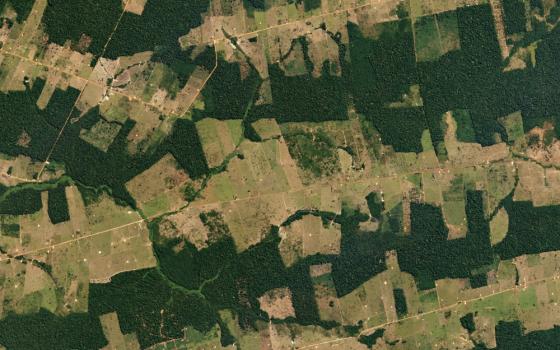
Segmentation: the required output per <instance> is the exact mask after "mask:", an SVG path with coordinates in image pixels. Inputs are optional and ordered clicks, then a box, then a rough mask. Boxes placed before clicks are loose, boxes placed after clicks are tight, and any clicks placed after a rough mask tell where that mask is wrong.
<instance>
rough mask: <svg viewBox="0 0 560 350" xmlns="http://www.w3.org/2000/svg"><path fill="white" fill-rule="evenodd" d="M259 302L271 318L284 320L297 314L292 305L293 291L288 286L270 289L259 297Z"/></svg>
mask: <svg viewBox="0 0 560 350" xmlns="http://www.w3.org/2000/svg"><path fill="white" fill-rule="evenodd" d="M259 303H260V306H261V310H263V311H264V312H266V313H267V314H268V316H269V317H270V318H275V319H278V320H283V319H285V318H288V317H295V315H296V312H295V310H294V306H293V305H292V292H291V291H290V289H288V288H276V289H272V290H269V291H268V292H266V293H265V294H264V295H262V296H261V297H259Z"/></svg>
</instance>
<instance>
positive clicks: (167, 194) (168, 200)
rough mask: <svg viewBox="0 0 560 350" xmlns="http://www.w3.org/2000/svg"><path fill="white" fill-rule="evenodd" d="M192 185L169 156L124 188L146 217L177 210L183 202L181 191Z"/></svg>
mask: <svg viewBox="0 0 560 350" xmlns="http://www.w3.org/2000/svg"><path fill="white" fill-rule="evenodd" d="M189 184H190V185H191V186H193V185H192V183H191V181H190V179H189V176H188V174H186V173H185V172H184V171H183V170H181V168H180V167H179V164H178V163H177V161H176V160H175V158H174V157H173V156H172V155H171V154H167V155H165V156H164V157H163V158H162V159H160V160H159V161H158V162H157V163H155V164H154V165H153V166H152V167H151V168H149V169H148V170H146V171H144V172H143V173H141V174H140V175H138V176H136V177H135V178H133V179H132V180H130V181H129V182H127V183H126V188H127V189H128V191H129V192H130V194H131V195H132V197H133V198H134V199H135V200H136V202H137V203H138V205H139V207H140V208H141V209H142V210H143V211H144V214H145V215H147V216H152V215H156V214H160V213H163V212H165V211H169V210H173V209H176V208H178V207H179V206H180V205H181V204H183V203H184V202H185V198H184V194H183V190H184V188H185V186H188V185H189Z"/></svg>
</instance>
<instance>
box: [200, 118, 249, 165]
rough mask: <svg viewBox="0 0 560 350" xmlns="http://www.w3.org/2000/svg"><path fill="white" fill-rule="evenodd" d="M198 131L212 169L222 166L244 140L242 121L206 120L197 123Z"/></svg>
mask: <svg viewBox="0 0 560 350" xmlns="http://www.w3.org/2000/svg"><path fill="white" fill-rule="evenodd" d="M196 130H197V132H198V135H199V137H200V142H201V143H202V149H203V151H204V156H205V157H206V161H207V162H208V166H209V167H211V168H213V167H216V166H219V165H220V164H222V162H223V161H224V160H225V159H226V157H227V156H228V155H229V154H230V153H232V152H233V151H234V150H235V147H236V146H237V145H238V144H239V142H240V141H241V139H242V138H243V131H242V130H241V120H228V121H220V120H217V119H212V118H205V119H203V120H201V121H198V122H197V123H196Z"/></svg>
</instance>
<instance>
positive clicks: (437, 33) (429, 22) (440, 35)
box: [413, 11, 460, 62]
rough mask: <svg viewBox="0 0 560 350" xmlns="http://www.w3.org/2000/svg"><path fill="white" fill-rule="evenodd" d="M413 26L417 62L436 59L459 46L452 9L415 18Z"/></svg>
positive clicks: (455, 19)
mask: <svg viewBox="0 0 560 350" xmlns="http://www.w3.org/2000/svg"><path fill="white" fill-rule="evenodd" d="M413 26H414V44H415V49H416V61H417V62H429V61H437V60H438V59H439V58H440V57H441V56H442V55H444V54H446V53H448V52H450V51H454V50H458V49H459V48H460V42H459V27H458V25H457V15H456V13H455V12H454V11H452V12H444V13H440V14H437V15H431V16H423V17H418V18H415V19H414V21H413Z"/></svg>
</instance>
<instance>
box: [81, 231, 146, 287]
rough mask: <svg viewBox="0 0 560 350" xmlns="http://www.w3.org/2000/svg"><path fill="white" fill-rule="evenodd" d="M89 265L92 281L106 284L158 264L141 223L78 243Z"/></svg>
mask: <svg viewBox="0 0 560 350" xmlns="http://www.w3.org/2000/svg"><path fill="white" fill-rule="evenodd" d="M78 247H79V248H78V249H79V251H80V255H81V256H84V259H86V260H85V261H86V262H87V263H88V266H89V278H90V281H91V282H94V283H96V282H104V281H107V280H108V279H110V278H111V276H114V275H116V274H118V273H121V272H124V271H132V270H138V269H143V268H148V267H153V266H155V264H156V260H155V257H154V255H153V253H152V243H151V242H150V240H149V238H148V228H147V227H146V225H145V224H144V223H138V224H133V225H129V226H127V227H123V228H120V229H115V230H113V231H108V232H104V233H101V234H99V235H97V236H93V237H91V238H87V239H83V240H81V241H78Z"/></svg>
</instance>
